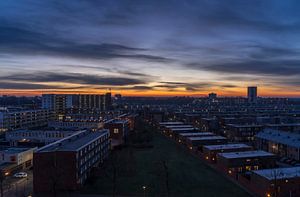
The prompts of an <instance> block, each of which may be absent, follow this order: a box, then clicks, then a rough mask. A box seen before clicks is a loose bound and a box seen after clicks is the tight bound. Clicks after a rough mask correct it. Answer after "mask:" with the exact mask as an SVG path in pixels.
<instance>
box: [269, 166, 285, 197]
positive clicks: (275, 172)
mask: <svg viewBox="0 0 300 197" xmlns="http://www.w3.org/2000/svg"><path fill="white" fill-rule="evenodd" d="M282 175H283V172H282V171H281V170H280V169H274V170H272V172H271V177H272V180H273V183H272V184H273V185H274V197H278V196H279V193H280V191H279V189H280V188H279V185H278V177H280V176H282Z"/></svg>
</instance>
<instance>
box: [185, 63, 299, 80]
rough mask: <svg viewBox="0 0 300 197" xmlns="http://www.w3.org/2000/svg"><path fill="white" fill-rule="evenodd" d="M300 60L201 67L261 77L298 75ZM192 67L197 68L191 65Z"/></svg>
mask: <svg viewBox="0 0 300 197" xmlns="http://www.w3.org/2000/svg"><path fill="white" fill-rule="evenodd" d="M299 65H300V60H277V61H271V60H270V61H263V60H261V61H260V60H249V61H246V60H245V61H243V62H231V63H223V64H216V65H210V66H206V67H201V68H202V69H203V70H209V71H214V72H219V73H231V74H232V73H236V74H253V75H256V74H259V75H275V76H276V75H277V76H278V75H298V74H299V73H300V67H299ZM190 66H196V65H195V64H194V65H193V64H190Z"/></svg>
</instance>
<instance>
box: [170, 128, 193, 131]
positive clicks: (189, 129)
mask: <svg viewBox="0 0 300 197" xmlns="http://www.w3.org/2000/svg"><path fill="white" fill-rule="evenodd" d="M171 130H172V131H181V130H183V131H193V130H198V129H197V128H194V127H191V128H190V127H183V128H181V127H179V128H178V127H175V128H172V129H171Z"/></svg>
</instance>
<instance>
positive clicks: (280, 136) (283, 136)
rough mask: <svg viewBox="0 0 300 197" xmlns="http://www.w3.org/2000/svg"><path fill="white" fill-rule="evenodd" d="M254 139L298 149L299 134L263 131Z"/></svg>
mask: <svg viewBox="0 0 300 197" xmlns="http://www.w3.org/2000/svg"><path fill="white" fill-rule="evenodd" d="M256 137H257V138H261V139H266V140H270V141H272V142H276V143H280V144H285V145H288V146H292V147H296V148H300V134H296V133H289V132H286V131H279V130H274V129H264V131H262V132H259V133H258V134H257V135H256Z"/></svg>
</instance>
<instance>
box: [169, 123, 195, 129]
mask: <svg viewBox="0 0 300 197" xmlns="http://www.w3.org/2000/svg"><path fill="white" fill-rule="evenodd" d="M165 127H166V128H168V129H173V128H193V126H192V125H186V124H185V125H172V126H165Z"/></svg>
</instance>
